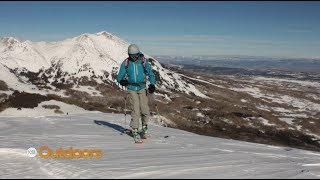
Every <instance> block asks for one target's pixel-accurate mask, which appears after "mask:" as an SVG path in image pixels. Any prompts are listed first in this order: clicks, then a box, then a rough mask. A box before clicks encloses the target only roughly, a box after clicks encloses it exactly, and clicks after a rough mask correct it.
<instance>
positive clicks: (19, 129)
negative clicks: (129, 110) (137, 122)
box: [0, 112, 320, 178]
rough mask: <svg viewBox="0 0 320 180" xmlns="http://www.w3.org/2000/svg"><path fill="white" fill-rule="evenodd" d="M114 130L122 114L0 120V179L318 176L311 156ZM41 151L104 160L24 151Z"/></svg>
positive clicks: (158, 130)
mask: <svg viewBox="0 0 320 180" xmlns="http://www.w3.org/2000/svg"><path fill="white" fill-rule="evenodd" d="M52 122H53V123H52ZM95 122H96V123H95ZM108 123H109V124H108ZM99 124H100V125H99ZM117 125H119V126H117ZM120 126H122V127H127V124H125V121H124V115H122V114H106V113H99V112H94V113H92V112H90V113H79V114H72V115H68V116H66V115H64V116H38V117H37V118H34V117H4V116H3V117H0V142H1V143H0V162H1V165H0V172H1V174H0V178H41V177H43V178H319V177H320V165H319V162H320V153H318V152H312V151H306V150H299V149H294V148H288V147H277V146H270V145H263V144H255V143H249V142H242V141H235V140H228V139H221V138H214V137H208V136H201V135H196V134H193V133H189V132H186V131H182V130H178V129H173V128H166V127H161V126H158V125H151V126H150V133H151V139H148V140H146V142H145V143H144V144H134V143H133V141H132V139H131V138H130V137H129V136H127V135H121V133H120V132H119V131H118V130H117V129H118V128H119V127H120ZM166 135H168V136H169V137H168V138H164V136H166ZM43 145H47V146H48V147H50V148H52V149H57V148H59V147H63V148H64V149H66V148H69V147H73V148H80V149H84V148H96V149H102V150H103V152H104V156H103V157H102V158H101V159H91V160H85V159H74V160H66V159H41V158H39V157H35V158H30V157H28V156H27V155H26V150H27V149H28V148H29V147H35V148H37V147H40V146H43Z"/></svg>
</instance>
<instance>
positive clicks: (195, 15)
mask: <svg viewBox="0 0 320 180" xmlns="http://www.w3.org/2000/svg"><path fill="white" fill-rule="evenodd" d="M100 31H108V32H111V33H114V34H115V35H117V36H119V37H121V38H123V39H125V40H127V41H129V42H131V43H136V44H138V45H140V47H141V49H142V50H143V51H144V52H146V53H148V54H152V55H185V56H190V55H256V56H270V57H274V56H283V57H320V2H316V1H314V2H304V1H301V2H297V1H292V2H276V1H274V2H272V1H271V2H270V1H269V2H258V1H257V2H253V1H248V2H236V1H234V2H227V1H225V2H223V1H220V2H214V1H212V2H210V1H203V2H190V1H186V2H183V1H181V2H179V1H177V2H169V1H166V2H152V1H150V2H146V1H140V2H139V1H136V2H124V1H123V2H108V1H105V2H102V1H100V2H99V1H97V2H90V1H88V2H82V1H79V2H71V1H70V2H0V36H1V37H3V36H15V37H19V38H23V39H29V40H32V41H42V40H43V41H59V40H63V39H65V38H69V37H74V36H77V35H80V34H82V33H96V32H100Z"/></svg>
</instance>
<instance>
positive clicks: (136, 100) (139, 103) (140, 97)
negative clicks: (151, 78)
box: [128, 89, 150, 129]
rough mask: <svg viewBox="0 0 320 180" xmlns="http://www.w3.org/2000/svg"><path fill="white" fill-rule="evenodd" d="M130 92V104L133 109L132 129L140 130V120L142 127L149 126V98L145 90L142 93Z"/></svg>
mask: <svg viewBox="0 0 320 180" xmlns="http://www.w3.org/2000/svg"><path fill="white" fill-rule="evenodd" d="M128 92H129V103H130V108H131V122H130V127H131V128H132V129H139V125H140V118H141V121H142V126H144V125H147V124H148V120H149V116H150V110H149V105H148V97H147V92H146V90H145V89H142V90H140V91H131V90H128Z"/></svg>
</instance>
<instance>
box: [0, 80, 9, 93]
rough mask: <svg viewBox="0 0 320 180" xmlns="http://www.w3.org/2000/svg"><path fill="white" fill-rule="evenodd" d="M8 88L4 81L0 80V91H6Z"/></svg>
mask: <svg viewBox="0 0 320 180" xmlns="http://www.w3.org/2000/svg"><path fill="white" fill-rule="evenodd" d="M8 89H9V88H8V86H7V84H6V83H5V82H4V81H1V80H0V91H7V90H8Z"/></svg>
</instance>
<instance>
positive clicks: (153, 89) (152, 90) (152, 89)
mask: <svg viewBox="0 0 320 180" xmlns="http://www.w3.org/2000/svg"><path fill="white" fill-rule="evenodd" d="M155 90H156V87H155V86H154V85H153V84H150V85H149V88H148V91H149V93H150V94H152V93H154V91H155Z"/></svg>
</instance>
